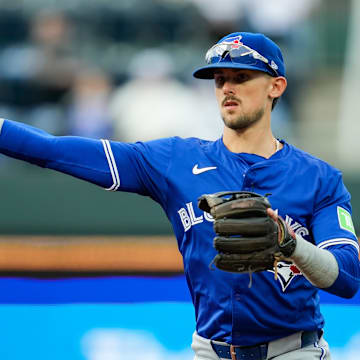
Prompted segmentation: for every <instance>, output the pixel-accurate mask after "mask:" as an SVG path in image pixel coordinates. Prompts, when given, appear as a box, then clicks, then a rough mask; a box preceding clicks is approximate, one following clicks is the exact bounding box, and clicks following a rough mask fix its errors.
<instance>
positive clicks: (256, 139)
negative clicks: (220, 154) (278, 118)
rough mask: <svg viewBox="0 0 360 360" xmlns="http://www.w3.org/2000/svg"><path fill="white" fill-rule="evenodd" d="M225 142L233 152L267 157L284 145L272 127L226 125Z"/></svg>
mask: <svg viewBox="0 0 360 360" xmlns="http://www.w3.org/2000/svg"><path fill="white" fill-rule="evenodd" d="M223 142H224V145H225V146H226V147H227V149H228V150H230V151H231V152H234V153H241V152H244V153H249V154H256V155H259V156H262V157H264V158H267V159H268V158H269V157H270V156H272V155H273V154H274V153H275V152H276V151H277V150H279V149H280V148H281V147H282V145H281V144H280V143H278V141H277V140H276V139H275V137H274V136H273V134H272V132H271V129H270V127H262V128H254V127H250V128H247V129H243V130H233V129H230V128H228V127H225V128H224V136H223Z"/></svg>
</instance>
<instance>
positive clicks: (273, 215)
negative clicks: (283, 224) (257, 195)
mask: <svg viewBox="0 0 360 360" xmlns="http://www.w3.org/2000/svg"><path fill="white" fill-rule="evenodd" d="M266 212H267V214H268V215H269V216H270V217H271V218H272V219H273V220H274V221H277V219H278V215H277V213H276V212H275V211H274V210H273V209H271V208H268V209H266Z"/></svg>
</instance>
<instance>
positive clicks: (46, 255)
mask: <svg viewBox="0 0 360 360" xmlns="http://www.w3.org/2000/svg"><path fill="white" fill-rule="evenodd" d="M182 270H183V265H182V258H181V255H180V253H179V251H178V249H177V243H176V240H175V238H173V237H133V236H129V237H120V236H119V237H116V236H75V237H68V236H66V237H63V236H24V237H19V236H1V237H0V272H11V271H25V272H26V271H29V272H39V271H40V272H41V271H44V272H49V271H50V272H54V271H55V272H56V271H60V272H67V271H69V272H182Z"/></svg>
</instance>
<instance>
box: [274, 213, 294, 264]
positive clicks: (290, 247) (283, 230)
mask: <svg viewBox="0 0 360 360" xmlns="http://www.w3.org/2000/svg"><path fill="white" fill-rule="evenodd" d="M277 223H278V228H279V248H280V251H281V253H282V255H283V256H284V258H290V257H291V256H292V255H293V254H294V252H295V248H296V243H297V240H296V236H295V233H294V231H293V230H292V229H291V228H289V227H288V225H287V224H286V222H285V221H284V219H283V218H282V217H281V216H279V217H278V219H277Z"/></svg>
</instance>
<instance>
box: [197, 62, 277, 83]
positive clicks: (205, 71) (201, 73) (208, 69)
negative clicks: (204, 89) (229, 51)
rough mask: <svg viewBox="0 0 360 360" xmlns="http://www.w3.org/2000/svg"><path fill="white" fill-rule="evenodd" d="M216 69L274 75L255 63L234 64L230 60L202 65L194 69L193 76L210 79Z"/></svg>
mask: <svg viewBox="0 0 360 360" xmlns="http://www.w3.org/2000/svg"><path fill="white" fill-rule="evenodd" d="M216 69H247V70H258V71H262V72H265V73H268V74H270V75H271V76H274V75H273V74H272V73H271V72H270V70H268V69H264V68H262V67H259V66H256V65H248V64H235V63H232V62H219V63H216V64H210V65H206V66H203V67H201V68H199V69H196V70H195V71H194V72H193V76H194V77H195V78H197V79H206V80H211V79H213V78H214V70H216Z"/></svg>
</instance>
